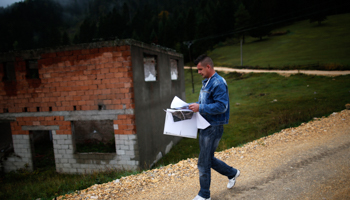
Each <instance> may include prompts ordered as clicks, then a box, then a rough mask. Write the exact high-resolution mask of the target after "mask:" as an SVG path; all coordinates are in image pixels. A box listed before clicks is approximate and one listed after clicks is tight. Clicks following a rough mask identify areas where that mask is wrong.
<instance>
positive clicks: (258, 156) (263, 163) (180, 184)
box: [57, 110, 350, 200]
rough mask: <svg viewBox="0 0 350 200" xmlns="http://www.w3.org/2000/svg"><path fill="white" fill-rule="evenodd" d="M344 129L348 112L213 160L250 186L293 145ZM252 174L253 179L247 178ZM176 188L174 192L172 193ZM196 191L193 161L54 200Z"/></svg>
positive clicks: (215, 187)
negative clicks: (236, 170)
mask: <svg viewBox="0 0 350 200" xmlns="http://www.w3.org/2000/svg"><path fill="white" fill-rule="evenodd" d="M344 128H345V129H346V130H350V110H343V111H341V112H339V113H333V114H331V115H330V116H329V117H322V118H314V119H313V120H312V121H310V122H308V123H303V124H301V125H300V126H299V127H295V128H288V129H284V130H282V131H280V132H278V133H275V134H273V135H270V136H267V137H264V138H261V139H258V140H255V141H253V142H250V143H247V144H246V145H244V146H242V147H235V148H230V149H227V150H225V151H222V152H216V153H215V156H216V157H217V158H219V159H222V160H223V161H225V162H228V164H232V165H234V167H237V168H239V169H240V170H241V171H242V169H245V172H244V173H245V176H243V177H240V178H241V179H242V182H243V183H244V182H249V181H250V182H254V181H253V179H257V178H258V177H260V176H264V174H261V173H259V172H260V171H264V170H265V172H266V171H268V169H273V168H274V167H276V166H279V165H280V164H281V162H287V161H286V158H287V157H288V156H289V157H292V156H293V154H292V153H290V152H292V150H291V151H290V152H289V151H287V150H288V148H295V147H296V144H300V146H299V147H298V148H304V147H303V146H302V145H304V146H305V145H308V146H313V145H315V146H316V145H317V144H318V142H314V141H312V142H307V141H310V140H315V141H317V140H320V141H321V140H329V138H332V137H333V136H334V134H335V133H337V130H339V131H340V130H342V131H343V130H344ZM348 133H349V132H348ZM291 144H292V145H291ZM281 146H284V147H285V148H284V149H283V150H282V151H281V150H280V149H281V148H279V147H281ZM276 151H278V152H276ZM272 152H273V153H272ZM272 156H273V157H278V159H270V161H269V157H271V158H272ZM299 156H300V155H299ZM293 159H294V158H293ZM295 159H297V158H295ZM289 160H291V159H289ZM291 167H293V166H291ZM254 173H255V175H250V174H254ZM266 174H267V172H266ZM243 175H244V174H243ZM212 176H213V179H212V180H213V181H212V182H213V183H212V186H211V190H212V191H213V192H212V193H213V194H215V191H219V190H222V189H223V188H222V187H223V186H222V184H221V182H222V181H221V182H219V183H220V184H218V183H217V182H218V181H214V180H216V179H217V178H216V177H220V179H222V176H220V175H219V174H217V173H216V172H215V173H213V174H212ZM225 186H226V182H225ZM177 188H178V191H176V190H177ZM180 188H182V189H180ZM184 188H185V189H184ZM198 189H199V183H198V170H197V158H193V159H187V160H182V161H180V162H178V163H176V164H170V165H168V166H164V167H161V168H159V169H153V170H147V171H143V172H142V173H140V174H137V175H131V176H127V177H122V178H121V179H117V180H114V181H112V182H109V183H104V184H99V185H98V184H96V185H93V186H91V187H89V188H87V189H85V190H80V191H76V192H75V193H72V194H66V195H64V196H60V197H57V199H59V200H60V199H82V200H83V199H84V200H85V199H189V198H188V197H192V198H193V197H194V196H195V195H196V194H197V192H198ZM287 189H288V188H287ZM287 189H286V190H287ZM174 195H176V196H177V197H176V196H174ZM185 197H186V198H185Z"/></svg>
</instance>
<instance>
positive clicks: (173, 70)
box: [170, 59, 179, 80]
mask: <svg viewBox="0 0 350 200" xmlns="http://www.w3.org/2000/svg"><path fill="white" fill-rule="evenodd" d="M170 75H171V80H177V79H178V77H179V71H178V65H177V60H175V59H170Z"/></svg>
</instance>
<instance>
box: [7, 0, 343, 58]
mask: <svg viewBox="0 0 350 200" xmlns="http://www.w3.org/2000/svg"><path fill="white" fill-rule="evenodd" d="M349 10H350V9H349V6H348V5H347V1H345V0H308V1H305V0H284V1H281V0H268V1H266V0H265V1H263V0H192V1H188V0H147V1H141V0H128V1H127V0H24V1H22V2H18V3H14V4H12V5H11V6H8V7H5V8H3V7H0V27H1V31H0V44H1V45H0V52H8V51H20V50H28V49H38V48H47V47H57V46H62V45H72V44H79V43H89V42H94V41H103V40H116V39H127V38H132V39H135V40H138V41H142V42H145V43H148V44H155V45H160V46H163V47H168V48H172V49H175V50H176V51H177V52H180V53H183V54H184V56H185V60H186V61H188V60H189V47H190V51H191V54H192V56H197V55H199V54H201V53H205V52H206V51H207V50H210V49H211V48H213V47H214V45H215V44H217V43H219V42H224V41H226V40H228V39H232V38H236V39H243V42H244V37H245V36H247V35H249V36H252V37H256V38H257V39H262V37H264V36H267V35H269V34H270V32H271V30H273V29H274V28H277V27H279V26H282V25H286V24H291V23H293V22H295V21H299V20H304V19H310V22H312V23H318V24H321V23H322V21H323V20H325V19H326V18H327V16H328V15H332V14H340V13H346V12H349Z"/></svg>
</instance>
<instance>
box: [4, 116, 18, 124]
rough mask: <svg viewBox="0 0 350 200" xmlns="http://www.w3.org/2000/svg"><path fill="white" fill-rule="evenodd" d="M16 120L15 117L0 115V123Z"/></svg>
mask: <svg viewBox="0 0 350 200" xmlns="http://www.w3.org/2000/svg"><path fill="white" fill-rule="evenodd" d="M13 121H16V118H15V117H11V116H9V117H0V123H8V122H13Z"/></svg>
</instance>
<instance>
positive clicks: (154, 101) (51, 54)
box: [0, 40, 185, 173]
mask: <svg viewBox="0 0 350 200" xmlns="http://www.w3.org/2000/svg"><path fill="white" fill-rule="evenodd" d="M184 87H185V86H184V72H183V56H182V54H179V53H176V52H175V51H174V50H172V49H167V48H163V47H159V46H154V45H148V44H144V43H141V42H137V41H134V40H116V41H104V42H95V43H89V44H80V45H72V46H64V47H59V48H55V49H38V50H28V51H21V52H9V53H1V54H0V88H1V89H0V129H1V130H0V132H1V135H0V137H1V138H2V139H1V140H2V141H3V142H2V143H1V144H0V145H2V147H5V146H6V145H7V147H8V146H11V147H12V148H13V153H12V154H11V155H10V156H9V157H8V158H7V159H6V161H5V162H4V168H5V171H11V170H16V169H20V168H24V167H26V168H28V169H29V170H33V169H35V165H34V164H33V159H34V158H33V137H35V133H36V132H38V131H41V132H44V133H48V135H49V137H50V140H51V141H52V144H53V151H54V161H55V167H56V171H57V172H64V173H90V172H93V171H100V170H106V169H138V168H141V169H143V168H149V167H150V166H151V165H152V164H154V163H155V162H156V161H157V160H159V158H161V157H162V155H164V154H166V153H167V152H169V150H170V149H171V147H172V146H173V145H175V144H176V143H177V142H178V141H179V140H180V138H179V137H172V136H166V135H163V128H164V117H165V112H164V110H163V109H166V108H168V107H169V105H170V103H171V100H172V99H173V97H174V96H179V97H180V98H182V99H185V88H184ZM91 124H93V126H92V125H91ZM84 128H85V130H84ZM102 132H103V133H102ZM106 132H108V134H109V133H111V134H110V135H112V138H113V137H114V138H113V140H114V141H115V152H111V153H94V152H90V153H79V152H77V151H76V143H77V141H78V139H79V138H80V139H81V138H82V137H85V135H95V136H96V134H97V133H100V134H97V137H94V138H95V139H96V138H97V139H99V140H101V141H103V139H104V136H105V135H106ZM0 147H1V146H0Z"/></svg>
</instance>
